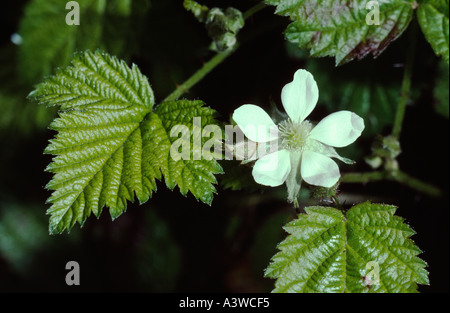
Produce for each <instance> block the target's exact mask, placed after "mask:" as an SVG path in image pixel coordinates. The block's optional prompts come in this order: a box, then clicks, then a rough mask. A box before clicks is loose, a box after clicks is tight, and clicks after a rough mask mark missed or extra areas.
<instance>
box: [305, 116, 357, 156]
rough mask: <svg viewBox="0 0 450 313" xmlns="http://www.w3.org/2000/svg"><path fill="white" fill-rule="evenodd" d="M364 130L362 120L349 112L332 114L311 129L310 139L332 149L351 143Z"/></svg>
mask: <svg viewBox="0 0 450 313" xmlns="http://www.w3.org/2000/svg"><path fill="white" fill-rule="evenodd" d="M363 130H364V120H363V119H362V118H361V117H359V116H358V115H357V114H355V113H353V112H350V111H339V112H335V113H332V114H330V115H328V116H327V117H325V118H324V119H323V120H321V121H320V122H319V124H317V125H316V127H314V128H313V130H312V131H311V133H310V134H309V136H310V138H312V139H315V140H318V141H320V142H322V143H324V144H327V145H329V146H333V147H338V148H339V147H345V146H348V145H349V144H351V143H353V142H354V141H355V140H356V139H357V138H358V137H359V136H360V135H361V133H362V131H363Z"/></svg>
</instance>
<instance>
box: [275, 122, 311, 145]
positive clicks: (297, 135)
mask: <svg viewBox="0 0 450 313" xmlns="http://www.w3.org/2000/svg"><path fill="white" fill-rule="evenodd" d="M278 129H279V131H280V135H281V136H280V138H281V146H282V147H283V148H284V149H287V150H289V151H303V149H304V148H305V147H306V146H307V143H308V137H309V133H310V132H311V129H312V124H311V123H310V122H308V121H303V122H302V123H297V122H294V121H292V120H291V119H287V120H285V121H283V122H281V123H280V124H279V125H278Z"/></svg>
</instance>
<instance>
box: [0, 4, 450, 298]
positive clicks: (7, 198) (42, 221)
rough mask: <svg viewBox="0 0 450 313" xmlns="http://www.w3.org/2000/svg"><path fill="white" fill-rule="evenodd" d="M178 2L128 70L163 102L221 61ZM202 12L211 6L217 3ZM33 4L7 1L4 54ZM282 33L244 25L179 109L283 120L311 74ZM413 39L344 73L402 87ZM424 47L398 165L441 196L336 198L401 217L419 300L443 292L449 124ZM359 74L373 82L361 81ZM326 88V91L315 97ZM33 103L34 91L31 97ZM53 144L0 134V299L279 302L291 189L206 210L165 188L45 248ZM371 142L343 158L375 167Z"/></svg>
mask: <svg viewBox="0 0 450 313" xmlns="http://www.w3.org/2000/svg"><path fill="white" fill-rule="evenodd" d="M181 3H182V1H152V6H151V8H150V10H149V11H148V13H147V15H146V17H145V23H144V25H143V27H144V29H143V31H142V32H141V35H140V37H139V44H138V50H137V51H135V52H134V53H133V54H132V55H131V58H130V59H131V61H132V62H134V63H136V64H137V65H138V66H139V68H140V69H141V71H142V72H143V73H144V74H145V75H147V76H148V77H149V80H150V82H151V84H152V88H153V90H154V92H155V97H156V99H157V102H158V101H161V100H162V99H163V98H164V97H165V96H167V95H168V94H169V93H170V92H171V91H172V90H173V89H174V88H175V84H176V83H181V82H183V80H184V79H186V78H188V77H189V76H190V75H191V74H192V73H193V72H194V71H195V70H197V69H198V68H200V67H201V65H202V62H204V61H206V60H208V59H209V58H210V57H211V56H212V55H213V53H212V52H210V51H208V49H207V46H208V44H209V38H208V36H207V34H206V32H205V31H204V29H203V27H202V25H201V24H199V23H198V22H197V21H196V20H195V19H194V18H193V17H192V15H191V14H190V13H187V12H185V10H184V9H183V7H182V5H181ZM204 3H207V4H208V5H209V6H210V7H212V6H214V3H215V4H216V5H220V4H219V3H222V2H220V1H216V2H214V1H209V2H208V1H205V2H204ZM255 3H256V2H255V1H248V2H247V1H227V2H226V5H227V6H228V5H230V6H235V7H236V8H238V9H241V10H242V11H245V10H246V9H248V8H249V7H251V6H252V5H253V4H255ZM25 4H26V1H14V2H9V6H10V7H9V8H6V7H4V5H2V11H1V16H0V23H1V25H0V29H1V45H2V46H5V45H8V44H10V43H9V38H10V35H11V34H12V33H14V32H16V31H17V29H18V24H19V21H20V19H21V17H22V13H23V8H24V6H25ZM287 23H288V21H287V19H285V18H282V17H277V16H274V15H273V8H266V9H264V10H263V11H262V12H259V13H258V14H256V15H255V16H254V17H253V18H251V19H249V20H248V21H247V23H246V26H245V28H244V30H243V31H242V32H241V33H240V35H239V37H238V38H239V40H240V42H241V46H240V47H239V49H238V50H237V51H236V52H235V53H234V54H233V55H232V56H231V57H229V58H228V59H227V60H226V61H225V62H224V63H223V64H221V65H219V66H218V67H217V68H216V69H214V70H213V71H212V72H211V73H210V74H209V75H208V76H207V77H206V78H205V79H204V80H203V81H201V82H200V83H198V84H197V85H196V86H195V87H194V88H193V89H192V90H191V91H190V93H188V94H186V95H185V96H186V97H187V98H189V99H201V100H203V101H205V103H206V104H207V105H208V106H210V107H212V108H214V109H215V110H217V111H218V112H220V114H221V116H219V119H221V120H222V121H224V122H227V121H228V119H229V115H230V114H231V113H232V112H233V110H234V109H235V108H237V107H238V106H240V105H242V104H245V103H254V104H257V105H260V106H262V107H265V108H269V105H270V103H275V104H276V105H278V107H279V108H281V103H280V92H281V88H282V87H283V86H284V85H285V84H286V83H287V82H289V81H291V80H292V75H293V73H294V72H295V70H297V69H298V68H303V67H304V66H305V65H306V62H308V61H309V60H308V58H298V57H294V56H293V55H292V53H289V52H288V51H289V49H287V44H286V42H285V40H284V36H283V31H284V29H285V28H286V25H287ZM408 31H409V30H408ZM408 31H407V32H408ZM407 32H406V33H405V34H403V35H402V37H401V38H400V39H399V40H397V41H395V42H394V43H392V44H391V46H389V47H388V48H387V50H386V51H385V52H384V53H383V54H382V55H381V56H380V57H379V58H378V59H376V60H373V59H372V58H371V57H368V58H366V59H364V60H362V61H353V62H352V63H350V64H347V65H344V66H343V68H344V67H345V71H348V72H350V73H352V72H353V73H358V74H355V75H367V76H371V75H377V73H376V72H375V70H377V71H378V70H379V71H382V72H385V73H391V76H392V77H393V78H395V79H400V80H401V75H402V71H403V70H402V68H401V67H400V68H399V67H398V66H397V64H401V63H402V62H403V61H404V57H405V55H406V50H407V47H408V35H407ZM419 36H420V38H418V46H417V57H416V64H415V68H414V76H413V82H414V84H415V85H413V86H420V92H419V94H418V96H417V97H415V98H414V101H413V102H412V103H411V104H410V105H408V107H407V112H406V116H405V122H404V126H403V131H402V136H401V144H402V150H403V152H402V154H401V155H400V157H399V158H398V160H399V163H400V166H401V168H402V169H403V170H404V171H405V172H407V173H409V174H411V175H413V176H414V177H417V178H419V179H422V180H424V181H426V182H429V183H432V184H434V185H436V186H439V187H440V188H441V189H442V190H443V193H444V196H443V197H441V198H438V199H435V198H430V197H427V196H426V195H423V194H421V193H419V192H417V191H414V190H411V189H409V188H407V187H405V186H402V185H400V184H398V183H394V182H379V183H369V184H366V185H360V184H355V185H353V184H344V185H342V186H341V187H340V190H341V195H340V196H341V197H342V199H343V200H344V201H346V205H347V206H349V205H350V204H351V203H352V201H354V202H357V201H362V200H372V201H373V202H383V203H388V204H393V205H396V206H398V210H397V213H396V214H397V215H400V216H402V217H403V218H405V221H406V223H408V224H409V225H410V226H411V227H412V228H413V229H414V230H415V231H416V232H417V234H416V235H414V236H413V237H412V239H413V240H414V241H415V242H416V244H417V245H418V246H419V247H420V248H421V249H422V250H423V253H422V254H421V255H420V257H421V258H422V259H424V260H425V261H426V262H427V263H428V265H429V266H428V271H429V272H430V286H419V291H421V292H424V293H431V292H448V286H449V283H448V278H449V277H448V276H449V275H448V264H449V259H448V251H449V242H448V228H449V227H448V225H449V223H448V221H449V218H448V209H449V202H448V187H449V186H448V177H449V172H448V171H449V167H448V164H449V162H448V160H449V138H448V119H447V118H445V117H443V116H441V115H439V114H437V113H436V111H435V110H434V108H433V101H434V100H433V97H432V90H431V89H432V81H433V79H434V77H435V75H436V64H437V60H436V57H435V56H434V54H433V51H432V50H431V48H430V46H429V45H428V43H427V42H426V41H425V39H424V38H423V35H422V34H420V32H419ZM0 51H1V50H0ZM424 60H426V62H425V61H424ZM319 61H320V62H322V64H323V66H324V67H325V68H326V71H325V72H326V73H329V78H330V79H331V80H334V79H336V81H341V80H343V79H346V78H345V77H347V76H344V75H341V72H340V70H339V69H335V68H334V65H333V60H332V59H323V60H322V59H321V60H319ZM365 68H367V69H369V70H368V71H366V72H364V71H361V69H365ZM348 72H347V73H348ZM361 73H363V74H361ZM355 77H356V78H358V77H359V76H355ZM355 77H353V78H355ZM361 79H363V76H361ZM430 82H431V83H430ZM0 83H1V84H3V83H4V82H0ZM332 88H333V86H320V85H319V90H320V91H321V93H322V92H323V93H326V92H327V89H332ZM417 88H419V87H417ZM31 90H32V86H30V88H29V90H28V91H31ZM23 96H24V97H25V96H26V93H24V95H23ZM28 105H30V106H33V105H37V104H35V103H31V102H30V103H29V104H28ZM395 105H396V104H395V103H392V106H395ZM1 108H2V106H1V104H0V109H1ZM328 113H329V110H328V109H327V108H326V107H324V106H322V107H321V106H318V107H317V108H316V110H315V111H314V113H313V115H312V116H311V118H313V119H318V120H319V119H321V118H322V117H324V116H325V115H326V114H328ZM0 114H2V112H1V111H0ZM17 114H21V112H17ZM363 117H364V116H363ZM30 123H32V122H31V121H30ZM389 132H390V125H387V126H386V127H384V128H383V129H380V133H382V134H383V135H387V134H389ZM53 136H54V133H53V132H52V131H49V130H47V129H46V128H45V127H44V128H42V127H41V128H36V129H33V131H32V132H30V133H27V134H22V133H20V131H16V130H11V129H4V128H3V129H2V131H1V133H0V140H1V149H2V150H1V153H0V175H1V177H0V178H1V179H0V291H3V292H16V291H17V292H24V291H25V292H46V291H89V292H90V291H125V292H136V291H143V292H148V291H150V292H166V291H168V292H173V291H175V292H216V291H217V292H268V291H270V290H271V289H272V287H273V280H270V279H266V278H263V270H264V268H265V267H266V266H267V265H268V264H269V261H270V257H271V256H272V255H273V254H274V253H275V252H276V248H275V247H276V244H277V243H278V242H279V241H281V240H282V238H284V236H285V233H284V232H283V230H282V228H281V227H282V226H283V225H284V224H285V223H286V222H287V221H289V220H290V219H291V218H292V217H294V216H295V214H296V212H295V210H294V209H293V208H291V207H290V206H289V205H287V204H286V203H285V201H284V196H285V194H284V192H285V191H284V187H281V188H279V189H276V190H261V189H250V190H241V191H232V190H229V189H224V187H223V185H219V186H218V187H217V188H218V194H217V195H216V196H215V198H214V201H213V204H212V206H211V207H209V206H207V205H205V204H202V203H200V202H197V201H196V200H195V199H194V198H193V197H192V195H188V196H187V197H186V198H185V197H183V196H182V195H181V194H180V193H179V192H178V190H177V188H175V190H174V191H170V190H168V189H167V188H166V187H165V185H164V183H163V182H160V183H159V186H158V191H157V192H156V193H155V194H154V195H153V197H152V198H151V199H150V200H149V201H148V202H147V203H146V204H144V205H138V204H137V203H130V204H129V206H128V208H127V212H126V213H124V214H123V215H122V216H120V217H119V218H118V219H117V220H115V221H111V218H110V216H109V213H108V211H107V209H105V210H104V211H103V213H102V215H101V217H100V219H99V220H97V219H95V217H93V216H91V217H90V218H88V220H87V221H86V223H85V225H84V226H83V228H81V229H80V227H79V225H76V226H75V227H74V229H73V230H72V231H71V233H70V234H62V235H55V236H50V235H48V232H47V227H48V224H47V223H48V216H46V215H45V211H46V209H47V208H48V205H46V204H45V201H46V199H47V197H49V195H50V192H49V191H47V190H45V189H44V186H45V185H46V183H47V182H48V181H49V180H50V178H51V175H50V174H49V173H46V172H44V169H45V167H46V166H47V164H49V163H50V161H51V156H49V155H43V153H42V152H43V150H44V148H45V147H46V145H47V143H48V140H49V139H50V138H52V137H53ZM372 139H373V136H366V137H364V136H363V137H362V138H360V139H359V140H358V141H357V143H356V144H355V145H357V146H358V148H357V149H359V150H356V151H349V153H350V154H352V155H367V154H369V153H370V145H371V142H372ZM345 156H348V155H345ZM224 166H225V165H224ZM341 170H342V171H343V172H345V171H368V170H369V168H368V166H367V165H365V164H364V161H362V159H361V161H360V162H358V164H357V165H354V166H352V167H345V166H343V167H341ZM240 175H242V177H249V176H248V175H249V171H248V169H245V168H243V169H242V173H240ZM219 179H220V177H219ZM305 195H306V196H307V193H305ZM308 203H311V202H309V200H308V198H306V200H305V201H304V203H301V205H307V204H308ZM71 260H75V261H77V262H79V264H80V267H81V285H80V286H72V287H69V286H67V285H66V284H65V280H64V279H65V275H66V273H67V271H66V270H65V264H66V263H67V262H68V261H71Z"/></svg>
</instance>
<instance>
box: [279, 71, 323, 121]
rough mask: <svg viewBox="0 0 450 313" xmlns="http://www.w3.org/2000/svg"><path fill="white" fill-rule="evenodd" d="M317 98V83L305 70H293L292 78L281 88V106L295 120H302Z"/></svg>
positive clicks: (314, 105)
mask: <svg viewBox="0 0 450 313" xmlns="http://www.w3.org/2000/svg"><path fill="white" fill-rule="evenodd" d="M318 99H319V89H318V88H317V83H316V81H315V80H314V77H313V76H312V75H311V73H309V72H308V71H305V70H298V71H297V72H295V74H294V80H293V81H292V82H290V83H289V84H286V85H285V86H284V87H283V90H281V102H282V103H283V107H284V109H285V110H286V113H287V114H288V115H289V117H290V118H291V119H292V120H293V121H295V122H302V121H303V120H304V119H305V118H306V117H307V116H308V115H309V114H310V113H311V112H312V110H314V108H315V107H316V104H317V100H318Z"/></svg>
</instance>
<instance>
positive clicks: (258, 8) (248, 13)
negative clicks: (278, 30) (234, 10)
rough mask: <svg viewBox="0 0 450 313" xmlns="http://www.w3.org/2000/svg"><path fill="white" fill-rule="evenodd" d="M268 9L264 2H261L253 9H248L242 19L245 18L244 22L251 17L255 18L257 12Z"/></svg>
mask: <svg viewBox="0 0 450 313" xmlns="http://www.w3.org/2000/svg"><path fill="white" fill-rule="evenodd" d="M265 7H266V4H265V3H264V2H260V3H258V4H256V5H254V6H253V7H251V8H250V9H248V10H247V11H245V12H244V13H243V14H242V17H243V18H244V20H246V19H248V18H249V17H251V16H253V15H254V14H255V13H256V12H258V11H261V10H262V9H264V8H265Z"/></svg>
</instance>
